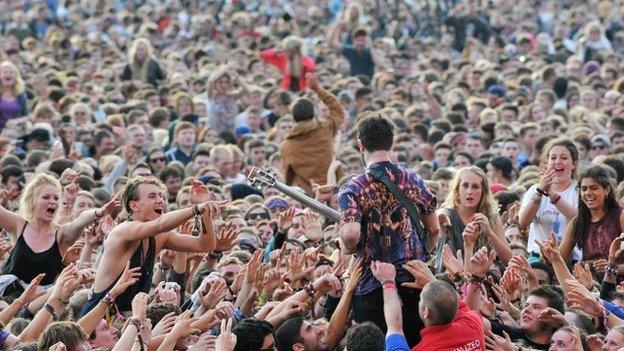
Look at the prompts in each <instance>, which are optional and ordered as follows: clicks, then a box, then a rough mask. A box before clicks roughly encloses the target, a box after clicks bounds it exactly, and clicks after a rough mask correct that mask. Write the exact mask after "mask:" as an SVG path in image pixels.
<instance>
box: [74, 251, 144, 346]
mask: <svg viewBox="0 0 624 351" xmlns="http://www.w3.org/2000/svg"><path fill="white" fill-rule="evenodd" d="M140 270H141V267H135V268H132V269H130V263H127V264H126V268H125V269H124V271H123V273H122V274H121V277H119V279H118V280H117V282H116V283H115V285H114V286H113V287H112V288H111V290H110V291H109V294H110V296H112V297H113V298H114V297H117V296H119V295H121V294H122V293H123V292H124V291H126V289H127V288H128V287H129V286H130V285H132V284H134V283H136V282H137V280H138V279H139V277H140V276H141V272H140ZM109 303H110V301H109V300H107V299H106V298H104V299H101V300H100V302H99V303H98V304H97V305H96V306H95V307H94V308H93V309H91V311H89V313H87V314H85V315H84V316H83V317H82V318H80V320H78V325H79V326H80V327H81V328H82V330H83V331H84V332H85V334H86V335H90V334H91V333H92V332H93V331H94V330H95V328H97V326H98V324H100V321H102V318H104V316H105V314H106V310H107V309H108V305H109Z"/></svg>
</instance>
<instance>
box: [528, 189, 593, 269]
mask: <svg viewBox="0 0 624 351" xmlns="http://www.w3.org/2000/svg"><path fill="white" fill-rule="evenodd" d="M537 187H538V184H535V185H533V186H532V187H530V188H529V190H527V192H526V194H524V198H522V204H521V206H522V207H524V206H527V205H528V204H529V203H530V202H531V201H532V200H531V199H532V197H533V196H534V195H535V194H537ZM558 194H559V195H560V196H561V201H565V202H567V203H568V204H570V205H572V206H574V207H577V206H578V190H577V188H576V181H575V180H573V181H572V184H570V186H569V187H568V188H567V189H566V190H564V191H563V192H561V193H558ZM568 222H569V220H568V219H567V218H566V217H565V216H564V215H563V214H562V213H560V212H559V210H558V209H557V207H556V206H555V205H553V204H551V203H550V199H549V198H547V197H545V196H542V202H541V203H540V205H539V208H538V209H537V213H536V214H535V218H533V221H532V222H531V225H530V227H529V240H528V243H527V250H528V251H529V253H536V254H539V253H540V248H539V246H537V243H536V240H537V241H543V240H546V239H548V236H549V235H550V232H551V231H552V232H554V233H555V236H556V237H557V242H558V243H561V239H562V238H563V235H564V233H565V230H566V227H567V226H568ZM582 257H583V252H582V251H581V249H579V248H578V247H576V246H575V247H574V250H573V251H572V258H573V259H575V260H581V259H582Z"/></svg>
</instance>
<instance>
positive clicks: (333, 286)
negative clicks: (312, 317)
mask: <svg viewBox="0 0 624 351" xmlns="http://www.w3.org/2000/svg"><path fill="white" fill-rule="evenodd" d="M312 286H313V287H314V290H316V291H318V292H320V293H321V294H326V293H328V292H330V291H332V290H341V289H342V284H341V283H340V279H338V278H337V277H336V276H335V275H332V274H329V273H328V274H325V275H323V276H321V277H319V278H318V279H317V280H315V281H314V283H312Z"/></svg>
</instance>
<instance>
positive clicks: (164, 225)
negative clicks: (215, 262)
mask: <svg viewBox="0 0 624 351" xmlns="http://www.w3.org/2000/svg"><path fill="white" fill-rule="evenodd" d="M163 191H164V186H163V185H162V183H160V182H159V181H158V180H156V179H153V178H144V177H137V178H133V179H131V180H130V181H128V183H127V184H126V186H125V188H124V190H123V192H122V202H123V206H124V209H125V211H126V212H127V213H128V215H129V220H128V221H126V222H124V223H121V224H119V225H117V226H116V227H115V228H114V229H113V230H112V231H111V233H110V234H109V235H108V237H107V239H106V242H105V246H104V247H105V249H104V253H103V255H102V260H101V262H100V265H99V267H98V270H97V273H96V276H95V281H94V283H93V294H92V296H91V298H90V299H89V300H88V301H87V302H86V303H85V305H84V307H83V309H82V314H83V315H84V314H86V313H87V312H88V311H90V310H91V309H92V308H93V307H95V305H97V304H98V303H99V302H100V301H101V300H106V301H109V302H115V303H116V304H117V307H118V308H119V310H120V311H122V312H123V311H130V310H131V302H132V298H133V296H134V295H136V294H138V293H139V292H145V293H148V292H149V290H150V288H151V285H152V273H153V268H154V261H155V259H156V257H157V256H158V254H159V253H160V251H161V250H162V249H163V248H165V249H169V250H175V251H183V252H209V251H211V250H214V249H215V236H214V227H213V222H212V218H213V216H215V215H216V214H217V213H218V211H219V208H220V206H221V205H223V202H205V201H206V200H207V199H208V198H209V197H210V194H209V193H208V189H207V188H206V187H205V186H204V185H203V184H201V183H198V182H193V184H192V185H191V201H192V202H193V203H201V202H203V203H201V204H200V205H194V206H193V207H188V208H185V209H181V210H177V211H173V212H169V213H166V214H164V210H165V206H166V203H165V201H164V199H163ZM193 216H195V217H196V219H200V220H201V221H203V231H202V233H200V235H199V236H192V235H179V234H177V233H176V232H175V231H174V230H175V229H176V228H178V227H179V226H180V225H182V224H184V223H186V222H187V221H188V220H189V219H191V218H192V217H193ZM127 262H130V268H134V267H141V276H140V278H139V279H138V280H137V282H136V283H135V284H133V285H132V286H130V287H128V288H127V289H126V291H125V292H124V293H122V294H121V295H119V296H111V295H110V294H109V291H110V289H111V288H112V286H113V285H114V284H115V282H116V281H117V279H118V278H119V277H120V275H121V274H122V272H123V270H124V268H125V266H126V263H127Z"/></svg>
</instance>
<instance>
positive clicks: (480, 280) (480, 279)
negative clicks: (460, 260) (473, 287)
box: [468, 273, 485, 284]
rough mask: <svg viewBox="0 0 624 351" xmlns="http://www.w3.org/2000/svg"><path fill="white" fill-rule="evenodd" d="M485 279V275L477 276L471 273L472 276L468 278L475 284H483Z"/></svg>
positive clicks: (469, 281)
mask: <svg viewBox="0 0 624 351" xmlns="http://www.w3.org/2000/svg"><path fill="white" fill-rule="evenodd" d="M484 281H485V277H477V276H476V275H474V274H472V273H470V277H469V278H468V283H473V284H481V283H483V282H484Z"/></svg>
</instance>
